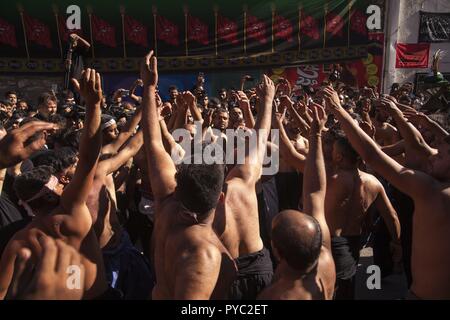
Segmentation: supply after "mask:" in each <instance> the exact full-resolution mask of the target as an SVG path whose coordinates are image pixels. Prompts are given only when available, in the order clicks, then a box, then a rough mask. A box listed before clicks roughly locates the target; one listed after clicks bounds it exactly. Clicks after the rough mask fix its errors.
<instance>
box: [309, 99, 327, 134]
mask: <svg viewBox="0 0 450 320" xmlns="http://www.w3.org/2000/svg"><path fill="white" fill-rule="evenodd" d="M312 112H313V117H312V118H313V121H312V123H311V129H310V131H311V133H319V134H320V133H321V132H322V131H323V130H324V129H325V123H326V122H327V119H328V118H327V114H326V113H325V109H324V108H323V107H322V106H321V105H319V104H317V103H314V104H313V105H312Z"/></svg>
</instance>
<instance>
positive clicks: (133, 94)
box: [128, 79, 142, 104]
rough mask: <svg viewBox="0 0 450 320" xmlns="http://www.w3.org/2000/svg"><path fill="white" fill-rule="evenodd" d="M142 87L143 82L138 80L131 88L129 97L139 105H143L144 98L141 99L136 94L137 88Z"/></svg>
mask: <svg viewBox="0 0 450 320" xmlns="http://www.w3.org/2000/svg"><path fill="white" fill-rule="evenodd" d="M139 86H140V87H142V80H141V79H137V80H136V81H135V82H134V83H133V85H132V86H131V88H130V93H129V95H128V96H129V97H130V98H131V99H133V100H134V102H136V103H137V104H141V103H142V98H141V97H139V96H137V95H136V94H135V93H136V89H137V87H139Z"/></svg>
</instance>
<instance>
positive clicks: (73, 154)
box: [31, 147, 77, 174]
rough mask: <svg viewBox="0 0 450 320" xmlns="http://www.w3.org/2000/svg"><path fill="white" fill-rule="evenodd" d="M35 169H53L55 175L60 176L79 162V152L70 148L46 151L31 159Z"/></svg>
mask: <svg viewBox="0 0 450 320" xmlns="http://www.w3.org/2000/svg"><path fill="white" fill-rule="evenodd" d="M31 161H32V162H33V165H34V166H35V167H39V166H48V167H51V168H53V172H52V173H53V174H60V173H62V172H63V171H64V170H66V169H67V168H69V167H70V166H71V165H74V164H75V163H76V161H77V151H76V150H74V149H73V148H70V147H63V148H60V149H57V150H45V151H42V152H39V153H37V154H36V155H34V156H33V157H32V158H31Z"/></svg>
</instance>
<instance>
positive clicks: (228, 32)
mask: <svg viewBox="0 0 450 320" xmlns="http://www.w3.org/2000/svg"><path fill="white" fill-rule="evenodd" d="M217 35H218V36H219V38H220V39H222V40H223V41H225V42H230V43H232V44H237V43H238V42H239V41H238V38H237V37H238V26H237V23H236V22H235V21H231V20H230V19H228V18H226V17H224V16H221V15H220V14H219V15H218V16H217Z"/></svg>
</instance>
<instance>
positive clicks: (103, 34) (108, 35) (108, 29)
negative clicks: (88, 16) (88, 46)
mask: <svg viewBox="0 0 450 320" xmlns="http://www.w3.org/2000/svg"><path fill="white" fill-rule="evenodd" d="M92 33H93V34H94V39H95V41H97V42H99V43H102V44H104V45H105V46H108V47H113V48H115V47H116V46H117V43H116V28H115V27H114V26H112V25H110V24H109V23H108V22H106V21H105V20H103V19H100V18H99V17H97V16H96V15H92Z"/></svg>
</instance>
